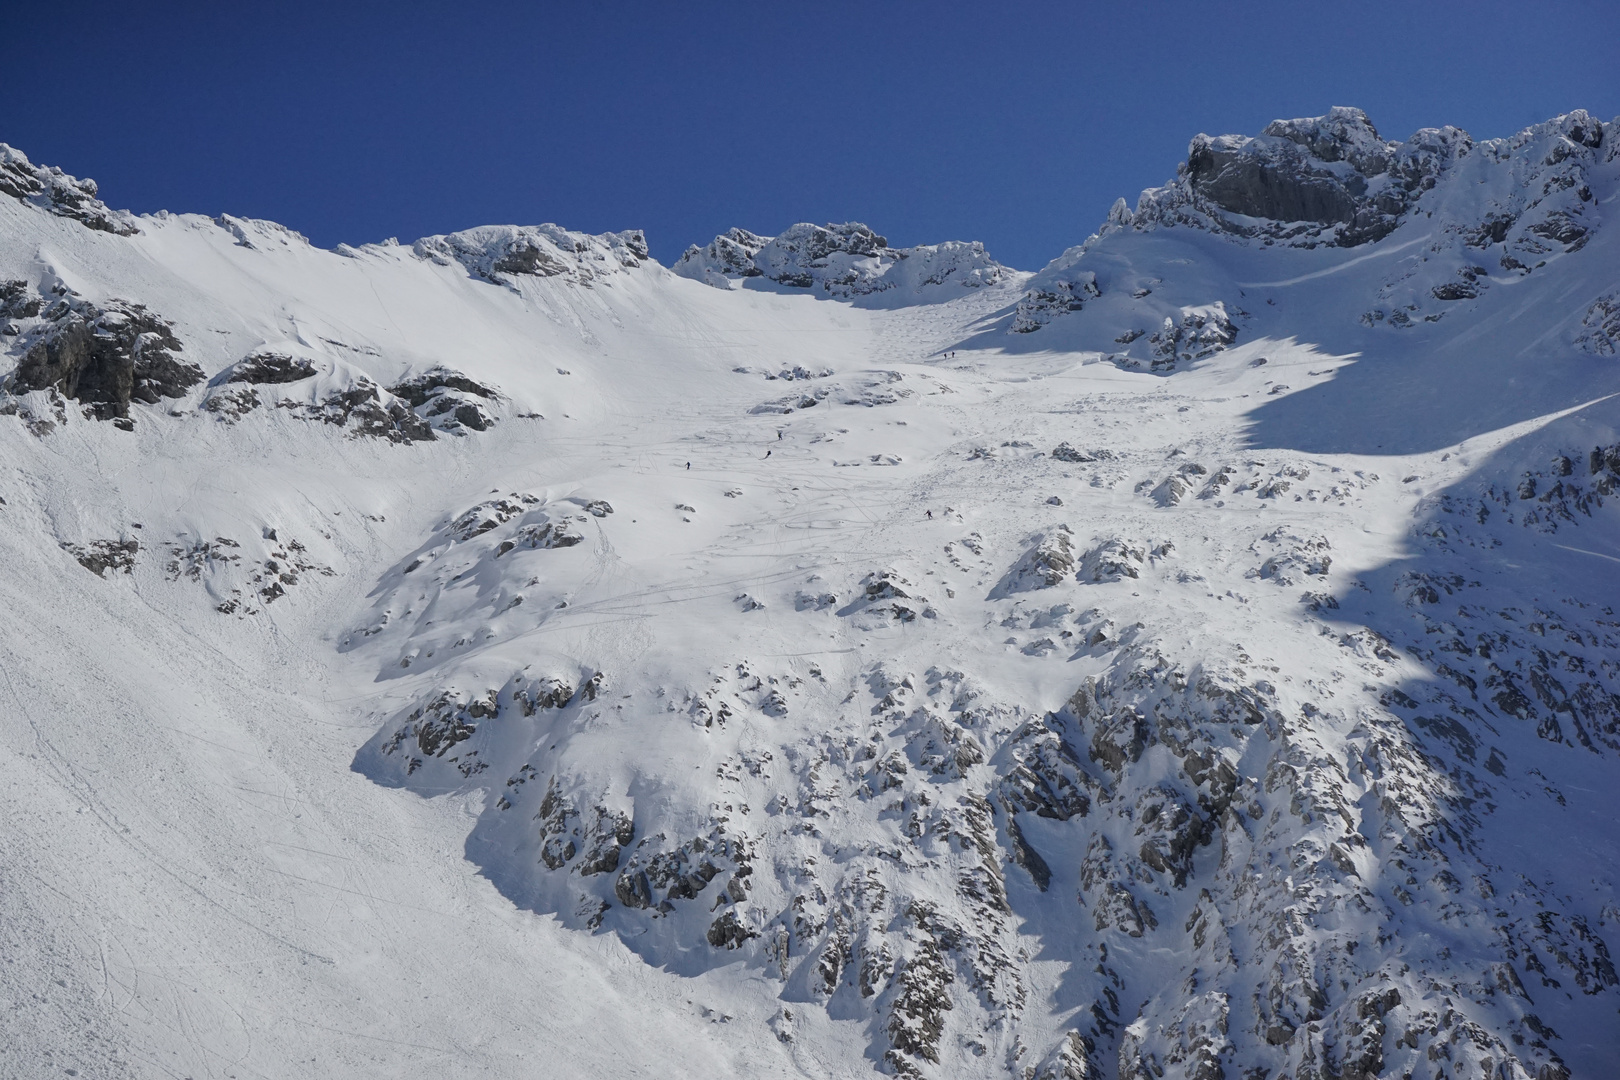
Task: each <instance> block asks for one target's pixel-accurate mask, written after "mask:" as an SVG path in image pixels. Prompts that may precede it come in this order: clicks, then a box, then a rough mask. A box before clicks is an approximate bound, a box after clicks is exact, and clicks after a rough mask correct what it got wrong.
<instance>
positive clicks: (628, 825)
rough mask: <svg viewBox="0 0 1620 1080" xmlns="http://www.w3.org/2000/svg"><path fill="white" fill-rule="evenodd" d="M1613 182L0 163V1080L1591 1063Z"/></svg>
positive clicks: (1601, 147)
mask: <svg viewBox="0 0 1620 1080" xmlns="http://www.w3.org/2000/svg"><path fill="white" fill-rule="evenodd" d="M1617 146H1620V130H1617V129H1616V126H1615V125H1614V124H1612V123H1611V124H1601V123H1598V122H1596V121H1594V120H1592V119H1591V118H1589V117H1587V116H1585V114H1580V113H1575V114H1570V115H1568V116H1565V117H1560V118H1557V119H1555V120H1553V121H1549V122H1548V123H1547V124H1543V125H1539V126H1537V127H1535V128H1531V129H1529V130H1527V131H1526V132H1524V133H1521V134H1520V135H1518V136H1515V137H1513V138H1511V139H1502V140H1493V141H1489V142H1478V143H1475V142H1473V141H1472V140H1471V139H1469V137H1468V136H1467V135H1466V134H1465V133H1462V132H1459V131H1456V130H1455V129H1446V130H1444V131H1440V132H1420V133H1419V134H1418V135H1416V136H1414V137H1413V138H1412V139H1411V140H1409V141H1408V142H1406V143H1399V144H1396V143H1389V142H1386V141H1384V140H1383V139H1382V138H1381V137H1379V136H1378V134H1377V132H1376V131H1374V130H1373V129H1372V127H1371V124H1370V123H1368V122H1367V120H1366V118H1365V117H1364V116H1362V115H1361V114H1360V113H1359V112H1358V111H1356V110H1349V109H1338V110H1334V111H1333V112H1332V113H1331V114H1329V115H1328V116H1326V117H1321V118H1316V119H1313V120H1297V121H1287V122H1279V123H1277V124H1274V125H1272V126H1271V127H1270V128H1268V129H1267V132H1266V133H1265V134H1263V135H1261V136H1258V137H1256V138H1253V139H1246V138H1240V137H1234V136H1223V137H1221V138H1219V139H1209V138H1206V137H1204V136H1200V137H1199V138H1198V139H1196V140H1194V142H1193V144H1192V146H1191V148H1190V151H1189V162H1188V163H1187V164H1185V165H1183V167H1182V169H1181V171H1180V173H1179V174H1178V177H1177V179H1176V180H1175V181H1173V182H1172V183H1171V184H1169V185H1167V186H1166V187H1164V188H1160V189H1154V190H1153V191H1149V192H1146V193H1144V195H1143V196H1142V198H1141V199H1140V200H1139V201H1138V203H1137V206H1136V209H1134V210H1132V209H1130V208H1129V207H1128V206H1126V205H1125V204H1124V203H1121V204H1120V205H1118V206H1116V207H1115V209H1114V211H1113V213H1111V214H1110V216H1109V219H1108V221H1107V222H1106V223H1105V224H1104V225H1103V226H1102V228H1100V229H1099V231H1098V233H1097V234H1096V235H1095V236H1093V237H1092V238H1091V239H1090V240H1088V241H1086V242H1085V243H1084V244H1082V245H1080V246H1079V247H1076V248H1073V249H1071V250H1070V251H1069V252H1067V253H1066V254H1064V255H1063V256H1062V257H1060V258H1059V259H1057V260H1055V261H1054V262H1053V263H1052V264H1051V265H1050V266H1049V267H1047V268H1046V269H1045V270H1043V271H1042V272H1041V273H1039V274H1037V275H1030V274H1026V273H1021V272H1018V271H1013V270H1010V269H1008V268H1006V267H1002V266H1000V265H999V264H997V263H995V262H994V261H993V260H991V259H990V258H989V256H988V255H986V254H985V252H984V250H983V248H982V247H979V246H977V245H970V244H942V245H937V246H930V247H924V248H912V249H904V250H903V251H891V250H890V249H888V248H887V245H886V244H879V243H878V242H877V241H878V240H880V239H881V238H878V237H877V236H876V234H875V233H872V232H871V230H869V229H866V228H865V226H857V225H845V226H828V227H825V228H824V227H820V226H810V225H801V226H795V227H794V228H793V229H791V230H788V232H786V233H784V234H782V235H781V236H778V237H775V238H771V237H762V236H758V235H755V234H753V233H748V232H746V231H745V230H741V229H738V230H733V231H732V232H731V233H728V234H727V236H725V237H720V238H717V239H716V241H715V243H714V244H712V245H710V247H709V248H708V249H703V248H694V249H693V251H692V252H689V253H688V255H687V256H686V257H685V258H684V259H683V260H682V263H681V265H680V267H679V268H678V269H679V273H673V272H671V271H669V270H666V269H665V268H663V267H661V266H659V265H658V264H657V263H656V262H654V261H652V260H651V259H650V258H649V257H648V254H647V249H646V245H645V241H644V239H643V238H642V236H641V234H640V233H638V232H624V233H615V234H608V235H604V236H586V235H584V234H578V233H570V232H568V231H566V230H563V229H560V228H558V227H556V226H549V225H547V226H539V227H521V228H520V227H515V226H507V227H487V228H482V229H472V230H468V231H466V232H462V233H457V234H454V235H451V236H444V237H430V238H427V239H424V240H421V241H418V242H417V243H416V244H415V245H414V246H404V245H400V244H398V243H395V242H389V243H386V244H377V245H367V246H365V247H362V248H347V247H345V248H341V249H339V250H338V251H335V252H330V251H324V250H320V249H317V248H314V247H312V246H311V245H309V244H308V242H307V241H305V240H304V239H303V238H302V237H300V236H299V235H298V234H296V233H294V232H291V231H290V230H287V229H284V228H282V227H280V226H277V225H275V224H273V223H269V222H262V221H253V220H248V219H240V218H233V217H228V216H224V217H220V218H207V217H200V216H191V215H171V214H158V215H154V216H147V217H138V218H137V217H132V216H129V215H124V214H121V213H118V212H115V211H112V210H109V209H108V208H107V207H106V206H104V205H103V204H102V203H100V202H99V201H98V198H97V196H98V192H97V191H96V189H95V186H94V185H93V184H90V183H88V182H84V181H76V180H74V179H73V178H72V177H68V176H65V175H64V174H62V173H61V172H59V171H57V170H50V169H44V168H41V167H38V166H35V165H33V164H32V163H30V162H29V161H28V160H27V158H26V157H24V156H22V155H21V154H20V153H18V152H16V151H12V150H10V149H3V150H0V193H3V194H4V195H5V196H6V197H4V198H0V238H3V239H0V348H3V349H4V350H5V354H6V359H5V360H4V361H3V362H0V372H4V373H5V374H4V375H3V378H4V382H3V384H0V500H3V502H0V565H3V566H4V567H5V572H4V573H0V611H3V612H4V616H5V617H4V618H3V619H0V702H4V704H3V706H0V724H3V725H4V739H3V740H0V784H3V785H4V790H5V791H6V792H7V794H8V800H7V811H8V812H7V820H6V825H5V827H4V829H3V831H0V836H3V837H4V858H3V859H0V957H3V960H4V962H3V963H0V1075H5V1076H55V1075H78V1076H83V1077H124V1076H131V1077H181V1076H190V1077H204V1076H209V1077H223V1076H237V1077H247V1076H275V1077H300V1076H345V1077H434V1078H439V1077H459V1076H466V1077H474V1076H477V1077H507V1076H509V1077H536V1076H540V1077H551V1076H559V1077H560V1076H643V1075H645V1076H660V1077H667V1076H691V1077H706V1078H707V1077H730V1076H735V1077H776V1076H781V1077H799V1076H804V1077H816V1078H821V1077H827V1078H831V1077H849V1076H859V1075H870V1074H875V1073H889V1074H897V1075H902V1076H920V1077H964V1078H965V1077H1003V1076H1004V1077H1014V1078H1018V1080H1076V1078H1093V1077H1095V1078H1102V1077H1107V1078H1112V1077H1116V1076H1118V1077H1130V1078H1138V1077H1140V1078H1144V1080H1145V1078H1147V1077H1155V1078H1158V1077H1174V1078H1177V1080H1180V1078H1183V1077H1185V1078H1188V1080H1213V1078H1218V1077H1232V1078H1236V1077H1250V1076H1253V1077H1261V1076H1264V1077H1268V1078H1275V1077H1280V1076H1288V1077H1291V1078H1293V1080H1305V1078H1318V1080H1326V1078H1329V1077H1371V1076H1386V1075H1388V1076H1414V1077H1416V1076H1423V1077H1430V1076H1432V1077H1440V1076H1445V1077H1477V1076H1489V1077H1505V1078H1512V1080H1525V1078H1530V1077H1534V1078H1536V1080H1558V1078H1562V1077H1569V1076H1577V1077H1601V1076H1606V1075H1609V1072H1610V1070H1611V1069H1612V1063H1613V1062H1614V1060H1616V1059H1617V1058H1620V1034H1617V1033H1620V986H1617V977H1616V972H1615V968H1614V962H1613V956H1612V953H1611V951H1610V945H1611V944H1613V945H1615V946H1617V947H1620V896H1617V895H1616V885H1617V876H1620V851H1617V843H1616V834H1615V821H1616V820H1617V818H1620V785H1617V784H1616V761H1617V756H1620V617H1617V616H1616V614H1615V605H1616V604H1617V603H1620V540H1617V536H1620V533H1617V526H1620V518H1617V516H1616V506H1615V496H1616V494H1620V431H1617V430H1616V429H1617V427H1620V398H1617V397H1616V396H1615V395H1616V394H1617V393H1620V368H1617V367H1616V366H1615V365H1616V363H1617V362H1620V361H1617V360H1616V351H1617V346H1620V314H1617V313H1620V269H1617V268H1620V230H1617V229H1616V228H1615V227H1614V226H1609V225H1607V224H1606V218H1607V216H1608V215H1610V214H1612V213H1614V212H1615V198H1616V194H1617V192H1620V182H1617V176H1620V151H1617ZM1302 215H1303V217H1301V216H1302ZM1054 246H1057V245H1056V244H1055V245H1054ZM947 271H948V272H947Z"/></svg>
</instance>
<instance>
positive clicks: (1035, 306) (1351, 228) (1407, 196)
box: [1010, 109, 1620, 371]
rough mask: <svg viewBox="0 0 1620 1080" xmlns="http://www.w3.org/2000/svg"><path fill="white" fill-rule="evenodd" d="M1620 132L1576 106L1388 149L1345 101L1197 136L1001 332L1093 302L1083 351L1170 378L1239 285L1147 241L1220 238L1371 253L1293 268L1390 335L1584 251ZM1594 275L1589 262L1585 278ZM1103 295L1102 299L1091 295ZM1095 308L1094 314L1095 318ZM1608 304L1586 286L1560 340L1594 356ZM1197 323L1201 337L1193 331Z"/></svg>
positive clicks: (1607, 193) (1238, 247)
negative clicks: (1502, 127)
mask: <svg viewBox="0 0 1620 1080" xmlns="http://www.w3.org/2000/svg"><path fill="white" fill-rule="evenodd" d="M1617 131H1620V128H1617V127H1616V124H1614V123H1609V124H1607V125H1605V124H1603V123H1600V122H1598V121H1596V120H1594V119H1593V118H1592V117H1590V116H1589V115H1588V114H1587V113H1585V112H1581V111H1577V112H1572V113H1569V114H1567V115H1565V116H1560V117H1557V118H1555V119H1553V120H1549V121H1547V122H1546V123H1544V124H1538V125H1536V126H1534V127H1531V128H1527V129H1525V130H1524V131H1522V132H1520V133H1519V134H1517V135H1515V136H1512V137H1511V138H1505V139H1493V140H1489V141H1486V142H1482V143H1479V144H1477V145H1476V144H1475V143H1474V142H1473V140H1472V139H1471V138H1470V137H1469V136H1468V135H1467V133H1466V132H1463V131H1459V130H1458V129H1455V128H1443V129H1425V130H1423V131H1420V132H1418V133H1417V134H1415V135H1413V136H1412V137H1411V138H1410V139H1408V140H1407V141H1406V142H1405V143H1393V142H1384V141H1383V140H1381V139H1379V138H1378V135H1377V132H1376V131H1375V130H1374V129H1373V127H1372V125H1371V124H1370V123H1368V121H1367V118H1366V117H1365V116H1364V115H1363V114H1362V113H1361V112H1360V111H1359V110H1356V109H1335V110H1333V111H1332V112H1331V113H1329V114H1328V115H1327V116H1323V117H1318V118H1315V119H1309V120H1287V121H1283V120H1279V121H1276V122H1275V123H1273V124H1271V125H1270V126H1268V127H1267V128H1266V131H1265V134H1263V135H1261V136H1258V137H1254V138H1247V137H1243V136H1231V135H1228V136H1221V137H1219V138H1215V139H1211V138H1209V137H1208V136H1204V135H1200V136H1198V138H1196V139H1194V140H1193V142H1192V145H1191V146H1190V147H1189V151H1188V160H1187V161H1186V162H1185V163H1184V164H1183V165H1182V166H1181V167H1180V169H1179V170H1178V176H1177V178H1176V180H1174V181H1172V182H1171V183H1170V184H1168V185H1166V186H1164V187H1162V188H1154V189H1150V190H1148V191H1144V192H1143V193H1142V196H1141V198H1140V199H1139V200H1138V202H1137V206H1136V209H1135V210H1134V211H1132V210H1130V209H1129V208H1128V207H1127V206H1126V205H1125V203H1124V200H1121V201H1120V202H1118V203H1117V204H1116V205H1115V206H1114V209H1113V211H1112V212H1111V213H1110V214H1109V217H1108V220H1107V222H1105V223H1104V225H1103V227H1102V228H1101V229H1100V230H1099V231H1098V232H1097V233H1096V234H1095V235H1094V236H1092V237H1091V238H1090V239H1088V240H1087V241H1086V243H1084V244H1082V245H1080V246H1078V247H1075V248H1071V249H1070V250H1069V251H1067V252H1065V253H1064V254H1063V255H1062V256H1060V257H1059V258H1057V259H1055V260H1053V262H1052V263H1051V264H1049V265H1048V266H1047V267H1046V268H1045V269H1044V270H1043V271H1042V272H1041V273H1040V274H1038V275H1036V276H1035V277H1034V278H1033V279H1032V280H1031V281H1030V283H1029V290H1028V293H1027V295H1026V296H1025V297H1024V298H1023V299H1022V300H1021V301H1020V303H1019V306H1018V310H1017V312H1016V313H1015V316H1014V318H1013V320H1012V322H1011V324H1010V329H1011V330H1012V331H1014V332H1015V333H1033V332H1035V331H1037V330H1040V329H1041V328H1042V327H1044V326H1046V325H1048V324H1049V323H1051V322H1052V320H1053V319H1055V318H1058V317H1060V316H1064V315H1069V314H1071V313H1074V312H1079V311H1081V310H1082V309H1085V308H1086V307H1087V305H1088V304H1090V305H1091V307H1092V311H1093V315H1092V316H1090V317H1089V321H1090V322H1091V323H1092V325H1093V326H1094V327H1095V328H1096V329H1097V330H1098V331H1099V333H1095V334H1092V335H1090V336H1088V337H1087V338H1086V342H1087V344H1088V345H1090V346H1091V347H1095V348H1100V349H1105V350H1108V351H1111V352H1113V353H1114V354H1115V355H1116V356H1117V357H1118V358H1119V360H1120V362H1122V363H1127V364H1131V365H1135V366H1138V367H1142V368H1144V369H1147V370H1158V371H1167V370H1171V369H1172V368H1174V367H1175V365H1176V364H1178V363H1185V362H1186V361H1187V360H1189V359H1196V358H1197V357H1198V356H1199V355H1201V354H1205V353H1206V349H1207V348H1208V347H1209V346H1211V345H1219V346H1222V347H1224V345H1226V344H1229V343H1230V342H1224V341H1218V340H1216V339H1217V338H1221V337H1226V336H1229V335H1235V334H1236V333H1237V332H1238V327H1239V325H1240V323H1241V316H1238V312H1240V311H1243V310H1244V309H1245V308H1247V307H1249V306H1250V304H1249V303H1248V301H1246V300H1245V299H1244V297H1245V296H1247V295H1248V294H1247V293H1246V292H1244V290H1243V289H1242V287H1241V286H1239V287H1238V288H1228V287H1227V286H1229V285H1231V284H1232V281H1231V279H1230V278H1224V279H1223V278H1221V277H1216V278H1214V279H1211V278H1209V277H1208V276H1207V273H1206V271H1207V260H1205V259H1198V260H1192V261H1181V260H1180V258H1179V256H1174V255H1171V254H1170V253H1169V249H1170V248H1171V247H1173V246H1174V244H1173V242H1172V243H1170V244H1165V245H1160V246H1159V250H1160V251H1162V252H1165V256H1164V258H1163V261H1161V262H1158V263H1155V262H1154V261H1153V258H1152V256H1147V255H1146V252H1147V251H1148V250H1150V249H1151V248H1152V247H1153V245H1152V244H1151V243H1148V244H1144V243H1143V241H1144V240H1146V239H1147V237H1149V236H1152V235H1153V234H1168V235H1166V236H1165V239H1166V240H1169V239H1170V238H1171V237H1174V236H1176V235H1177V234H1182V233H1203V234H1207V235H1209V236H1211V237H1217V238H1220V239H1221V240H1222V241H1224V244H1223V246H1224V247H1227V248H1228V250H1229V251H1230V253H1231V255H1230V256H1228V255H1226V254H1224V253H1223V254H1220V255H1217V258H1226V259H1228V261H1236V260H1241V259H1242V258H1243V256H1242V255H1239V254H1238V252H1240V251H1243V250H1246V249H1247V250H1252V249H1255V248H1298V249H1306V250H1311V249H1318V248H1321V247H1324V246H1328V247H1339V248H1346V247H1347V248H1354V249H1356V254H1355V256H1353V257H1355V258H1359V259H1366V260H1371V261H1373V262H1377V263H1383V264H1384V265H1385V266H1386V267H1387V269H1386V272H1385V273H1383V274H1381V275H1378V276H1376V277H1372V276H1368V275H1354V276H1349V275H1345V274H1343V273H1341V272H1340V271H1339V270H1337V269H1336V267H1337V266H1338V265H1339V264H1340V263H1342V261H1343V260H1342V259H1339V258H1337V257H1336V256H1329V257H1327V258H1326V259H1323V260H1316V261H1312V262H1310V264H1309V265H1310V266H1311V267H1312V268H1311V269H1309V270H1303V271H1302V272H1304V273H1307V274H1309V273H1320V274H1324V275H1327V274H1331V275H1333V280H1332V285H1333V288H1334V291H1335V293H1336V294H1337V295H1335V296H1334V297H1333V298H1332V299H1331V301H1329V302H1330V303H1331V304H1332V309H1333V314H1332V315H1331V316H1329V317H1334V318H1338V317H1343V316H1344V315H1348V316H1349V317H1351V318H1353V319H1355V320H1357V321H1359V322H1361V323H1363V324H1364V325H1366V326H1369V327H1379V328H1383V329H1391V330H1397V331H1404V330H1410V329H1411V328H1413V327H1415V326H1419V325H1422V324H1425V323H1433V322H1437V321H1439V320H1441V319H1442V318H1445V317H1447V316H1449V315H1451V314H1453V313H1455V312H1457V311H1459V310H1470V309H1471V308H1472V307H1473V305H1474V304H1475V302H1476V301H1478V299H1479V298H1480V297H1481V296H1482V295H1483V294H1484V293H1485V292H1487V291H1488V290H1490V289H1492V288H1496V287H1503V286H1510V285H1513V284H1514V283H1516V282H1518V281H1520V280H1521V279H1523V278H1525V277H1528V276H1530V275H1531V274H1533V273H1536V272H1538V271H1541V270H1543V268H1544V267H1547V266H1549V265H1553V264H1556V263H1557V262H1558V261H1559V260H1561V259H1563V258H1566V257H1569V256H1573V255H1575V254H1576V253H1577V252H1580V251H1582V249H1584V248H1585V247H1586V245H1587V244H1588V242H1589V241H1590V240H1591V238H1592V236H1593V234H1594V232H1595V230H1597V229H1598V228H1599V227H1600V225H1601V224H1602V222H1603V219H1604V216H1605V210H1604V207H1605V205H1606V203H1607V201H1608V200H1609V199H1610V198H1611V197H1612V195H1613V193H1614V192H1615V190H1616V188H1615V177H1616V174H1617V169H1620V166H1617V165H1616V162H1617V161H1620V135H1617V134H1616V132H1617ZM1280 261H1281V260H1271V261H1270V263H1269V264H1268V266H1269V267H1270V268H1268V269H1261V265H1262V264H1259V263H1254V264H1252V269H1253V275H1254V276H1253V277H1252V278H1249V277H1248V273H1249V271H1248V270H1247V269H1246V270H1245V271H1243V272H1242V273H1241V274H1239V275H1238V277H1237V280H1240V281H1241V280H1245V279H1247V280H1256V281H1265V280H1270V279H1272V278H1275V277H1277V276H1278V275H1277V274H1275V273H1274V272H1273V270H1274V268H1275V266H1276V265H1277V264H1278V263H1279V262H1280ZM1583 261H1584V262H1586V263H1588V264H1591V263H1596V262H1597V261H1599V260H1598V259H1595V258H1592V257H1590V256H1587V257H1584V259H1583ZM1318 263H1319V265H1318ZM1293 265H1296V266H1300V267H1304V266H1305V265H1307V262H1306V260H1300V259H1295V260H1294V263H1293ZM1116 266H1117V267H1118V268H1119V270H1123V271H1124V273H1120V272H1118V270H1116V269H1115V267H1116ZM1296 276H1297V275H1296ZM1608 276H1612V275H1608ZM1604 277H1605V274H1604V273H1603V272H1602V271H1601V270H1599V269H1598V268H1597V267H1596V266H1592V267H1591V269H1590V270H1589V271H1588V272H1587V274H1586V279H1587V280H1595V281H1602V280H1603V278H1604ZM1352 281H1353V283H1354V285H1353V288H1354V290H1355V291H1353V292H1348V291H1346V290H1347V286H1350V285H1351V282H1352ZM1104 295H1107V296H1109V297H1110V299H1109V301H1108V303H1106V304H1103V305H1097V304H1094V303H1093V301H1095V300H1096V299H1097V298H1098V297H1101V296H1104ZM1214 305H1219V306H1220V308H1221V310H1220V311H1219V312H1218V313H1212V307H1213V306H1214ZM1103 308H1106V309H1108V311H1109V314H1107V315H1099V314H1097V313H1098V312H1099V310H1100V309H1103ZM1614 308H1615V301H1614V295H1613V290H1612V289H1607V290H1604V291H1601V292H1600V293H1599V294H1598V295H1594V296H1589V297H1587V298H1586V299H1585V300H1584V301H1583V303H1582V307H1581V310H1580V311H1579V312H1578V313H1573V314H1574V315H1575V318H1573V320H1572V321H1570V322H1569V323H1568V324H1567V325H1566V326H1562V327H1560V329H1559V333H1560V336H1561V342H1560V343H1561V344H1575V345H1576V346H1577V347H1579V348H1581V349H1583V350H1585V351H1588V352H1594V353H1599V354H1603V353H1605V351H1606V350H1607V349H1609V348H1610V347H1612V343H1613V340H1614V337H1613V333H1612V330H1613V323H1614V320H1613V310H1614ZM1311 310H1312V313H1313V317H1316V316H1317V315H1318V314H1326V312H1325V311H1324V310H1323V309H1321V308H1314V307H1313V308H1312V309H1311ZM1127 311H1129V312H1131V313H1132V314H1131V315H1126V314H1125V313H1126V312H1127ZM1341 313H1342V314H1341ZM1133 316H1134V317H1133ZM1234 317H1236V318H1238V322H1236V323H1234V322H1233V321H1232V320H1233V319H1234ZM1189 319H1191V320H1192V324H1190V323H1189ZM1200 319H1201V320H1202V321H1201V322H1200V321H1199V320H1200ZM1212 320H1213V325H1214V326H1215V327H1216V330H1214V331H1209V332H1203V333H1200V331H1203V330H1204V328H1205V327H1207V326H1210V325H1212ZM1104 324H1106V329H1107V331H1108V334H1107V336H1104V334H1103V333H1102V331H1104V329H1105V327H1104ZM1193 324H1196V325H1193ZM1605 327H1608V329H1605ZM1189 332H1191V333H1193V335H1194V337H1195V338H1196V339H1197V340H1196V343H1195V345H1194V346H1193V347H1192V348H1190V349H1189V348H1186V347H1184V345H1183V339H1184V338H1185V337H1186V336H1187V334H1188V333H1189ZM1211 334H1213V337H1212V336H1211ZM1110 345H1113V346H1115V347H1114V348H1112V349H1110ZM1118 346H1125V347H1124V348H1119V347H1118Z"/></svg>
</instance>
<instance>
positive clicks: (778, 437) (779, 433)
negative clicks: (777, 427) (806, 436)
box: [776, 431, 782, 439]
mask: <svg viewBox="0 0 1620 1080" xmlns="http://www.w3.org/2000/svg"><path fill="white" fill-rule="evenodd" d="M776 437H777V439H781V438H782V433H781V432H780V431H778V432H777V433H776Z"/></svg>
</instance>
